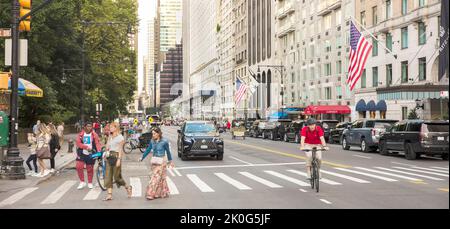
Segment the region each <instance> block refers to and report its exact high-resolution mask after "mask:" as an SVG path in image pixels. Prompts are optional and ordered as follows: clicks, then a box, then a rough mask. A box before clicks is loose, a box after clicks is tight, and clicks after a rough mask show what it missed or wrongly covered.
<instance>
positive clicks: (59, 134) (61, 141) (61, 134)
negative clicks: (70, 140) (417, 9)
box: [57, 122, 64, 146]
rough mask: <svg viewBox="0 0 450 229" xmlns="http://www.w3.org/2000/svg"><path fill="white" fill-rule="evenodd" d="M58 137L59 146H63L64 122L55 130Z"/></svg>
mask: <svg viewBox="0 0 450 229" xmlns="http://www.w3.org/2000/svg"><path fill="white" fill-rule="evenodd" d="M57 131H58V137H59V145H60V146H62V145H63V144H64V122H61V123H60V124H59V125H58V128H57Z"/></svg>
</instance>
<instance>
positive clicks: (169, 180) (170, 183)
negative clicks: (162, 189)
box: [166, 177, 180, 195]
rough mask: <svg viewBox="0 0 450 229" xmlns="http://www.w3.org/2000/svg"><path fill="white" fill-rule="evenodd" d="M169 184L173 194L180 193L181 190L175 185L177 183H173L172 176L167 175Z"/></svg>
mask: <svg viewBox="0 0 450 229" xmlns="http://www.w3.org/2000/svg"><path fill="white" fill-rule="evenodd" d="M166 179H167V186H169V190H170V194H171V195H178V194H180V192H179V191H178V188H177V186H175V183H173V181H172V179H170V177H167V178H166Z"/></svg>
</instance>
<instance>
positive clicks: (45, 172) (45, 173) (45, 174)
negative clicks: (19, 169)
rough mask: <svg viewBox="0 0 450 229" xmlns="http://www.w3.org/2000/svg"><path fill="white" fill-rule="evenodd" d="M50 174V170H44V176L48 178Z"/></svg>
mask: <svg viewBox="0 0 450 229" xmlns="http://www.w3.org/2000/svg"><path fill="white" fill-rule="evenodd" d="M48 174H50V170H44V174H43V175H42V176H43V177H46V176H47V175H48Z"/></svg>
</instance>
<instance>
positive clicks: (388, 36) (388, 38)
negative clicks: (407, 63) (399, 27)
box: [386, 33, 392, 53]
mask: <svg viewBox="0 0 450 229" xmlns="http://www.w3.org/2000/svg"><path fill="white" fill-rule="evenodd" d="M386 48H387V49H389V51H391V52H392V35H391V33H386ZM386 53H388V51H387V50H386Z"/></svg>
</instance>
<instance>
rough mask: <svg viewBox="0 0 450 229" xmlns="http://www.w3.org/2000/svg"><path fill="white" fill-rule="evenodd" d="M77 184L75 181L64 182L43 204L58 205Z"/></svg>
mask: <svg viewBox="0 0 450 229" xmlns="http://www.w3.org/2000/svg"><path fill="white" fill-rule="evenodd" d="M76 183H77V182H76V181H74V180H69V181H66V182H64V183H63V184H62V185H60V186H59V187H58V188H57V189H56V190H55V191H53V192H52V193H51V194H50V195H49V196H48V197H47V198H45V200H44V201H42V202H41V204H54V203H56V202H57V201H58V200H59V199H61V197H63V196H64V194H66V192H67V191H69V190H70V188H71V187H72V186H74V185H75V184H76Z"/></svg>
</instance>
